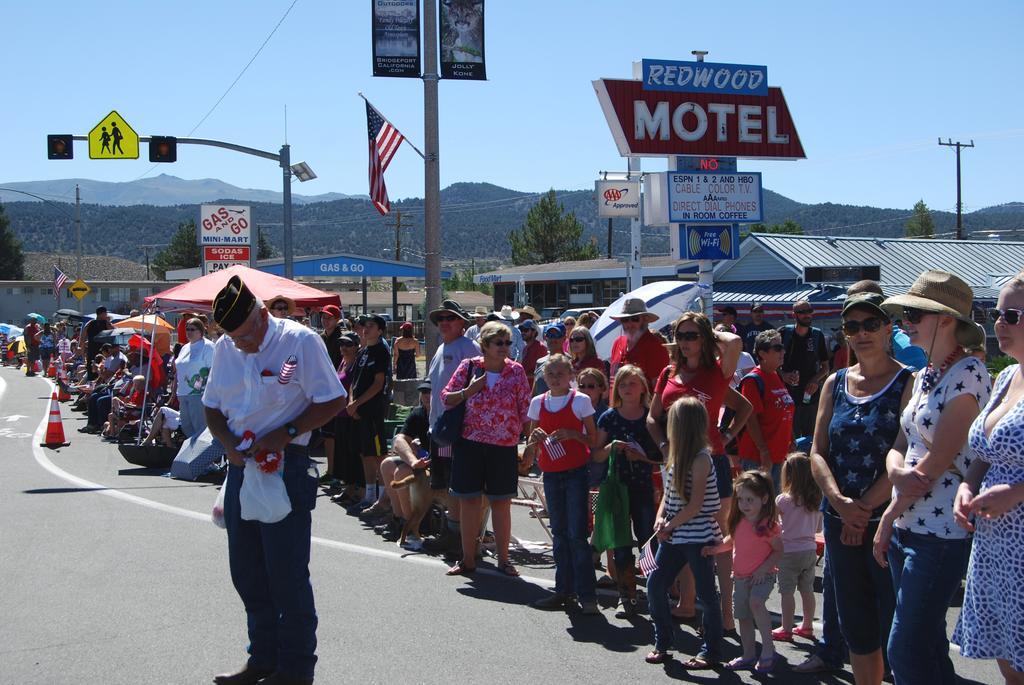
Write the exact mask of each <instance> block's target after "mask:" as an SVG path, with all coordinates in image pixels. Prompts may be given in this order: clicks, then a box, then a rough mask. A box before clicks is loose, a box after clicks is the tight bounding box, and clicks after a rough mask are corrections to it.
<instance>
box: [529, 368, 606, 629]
mask: <svg viewBox="0 0 1024 685" xmlns="http://www.w3.org/2000/svg"><path fill="white" fill-rule="evenodd" d="M574 377H575V376H574V374H573V371H572V361H571V360H570V359H569V358H568V357H566V356H565V355H564V354H553V355H551V356H550V357H549V358H548V361H547V363H545V364H544V382H545V383H547V385H548V391H547V392H546V393H544V394H543V395H538V396H537V397H534V398H533V400H532V401H531V402H530V409H529V412H528V414H527V415H528V416H529V417H530V419H531V421H530V429H529V431H528V433H527V434H528V435H529V436H530V441H529V444H528V445H527V451H526V455H525V460H526V464H527V465H529V464H531V463H532V462H533V459H534V456H536V458H537V464H538V466H540V470H541V471H542V472H543V473H544V499H545V501H546V504H547V509H548V524H549V525H550V527H551V537H552V540H553V543H554V545H553V550H552V553H553V555H554V557H555V592H554V594H553V595H549V596H548V597H545V598H544V599H541V600H538V601H536V602H534V603H533V606H534V607H535V608H537V609H547V610H559V609H564V608H566V605H567V603H568V602H569V598H570V596H571V595H572V594H575V595H576V596H577V597H578V598H579V601H580V604H581V605H582V606H583V613H584V614H591V615H593V614H597V613H598V611H599V609H598V605H597V588H596V585H597V581H596V578H595V577H594V560H593V558H592V557H591V552H590V542H589V541H588V540H587V519H588V517H589V513H590V507H589V502H590V487H589V478H588V476H589V473H588V469H587V465H588V464H589V462H590V449H591V448H592V447H594V444H595V442H596V439H597V428H596V427H595V425H594V406H593V404H591V402H590V398H589V397H587V396H586V395H584V394H583V393H577V392H576V391H575V390H570V388H569V385H570V383H571V382H572V380H573V378H574Z"/></svg>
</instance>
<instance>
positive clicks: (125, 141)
mask: <svg viewBox="0 0 1024 685" xmlns="http://www.w3.org/2000/svg"><path fill="white" fill-rule="evenodd" d="M138 158H139V134H138V133H136V132H135V129H133V128H132V127H131V126H129V125H128V122H127V121H125V120H124V117H122V116H121V115H120V114H118V113H117V111H113V112H111V113H110V114H108V115H107V116H105V117H103V119H101V120H100V123H98V124H96V125H95V126H94V127H93V129H92V130H91V131H89V159H138Z"/></svg>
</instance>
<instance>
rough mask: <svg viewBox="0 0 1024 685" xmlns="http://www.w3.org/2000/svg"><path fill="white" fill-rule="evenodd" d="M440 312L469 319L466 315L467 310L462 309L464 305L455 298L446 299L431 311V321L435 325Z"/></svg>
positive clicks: (465, 319)
mask: <svg viewBox="0 0 1024 685" xmlns="http://www.w3.org/2000/svg"><path fill="white" fill-rule="evenodd" d="M440 314H454V315H455V316H457V317H459V318H460V319H462V320H463V321H469V317H468V316H466V312H465V310H463V309H462V305H460V304H459V303H458V302H456V301H455V300H445V301H444V302H442V303H441V307H440V308H438V309H435V310H434V311H432V312H430V316H429V318H430V322H431V323H433V324H434V325H435V326H436V325H437V317H438V316H439V315H440Z"/></svg>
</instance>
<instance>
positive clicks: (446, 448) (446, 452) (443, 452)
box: [437, 445, 452, 459]
mask: <svg viewBox="0 0 1024 685" xmlns="http://www.w3.org/2000/svg"><path fill="white" fill-rule="evenodd" d="M437 456H439V457H443V458H445V459H451V458H452V446H451V445H441V446H440V447H438V448H437Z"/></svg>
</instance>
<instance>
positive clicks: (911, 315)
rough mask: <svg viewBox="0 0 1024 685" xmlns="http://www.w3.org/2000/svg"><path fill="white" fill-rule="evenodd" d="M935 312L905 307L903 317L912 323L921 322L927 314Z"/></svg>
mask: <svg viewBox="0 0 1024 685" xmlns="http://www.w3.org/2000/svg"><path fill="white" fill-rule="evenodd" d="M933 313H934V312H926V311H925V310H923V309H916V308H914V307H904V308H903V318H904V319H906V320H907V321H909V322H910V323H912V324H919V323H921V319H923V318H924V317H925V316H926V315H928V314H933Z"/></svg>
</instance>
